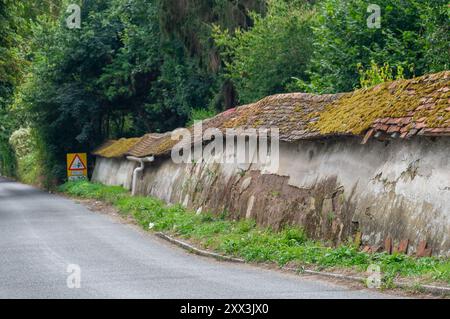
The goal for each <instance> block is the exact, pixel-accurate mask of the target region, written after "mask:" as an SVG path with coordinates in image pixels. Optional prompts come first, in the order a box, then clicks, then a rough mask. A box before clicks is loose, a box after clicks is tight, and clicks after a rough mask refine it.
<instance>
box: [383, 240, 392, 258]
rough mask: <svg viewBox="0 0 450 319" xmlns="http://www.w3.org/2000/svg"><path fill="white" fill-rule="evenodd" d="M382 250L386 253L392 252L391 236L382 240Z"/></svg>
mask: <svg viewBox="0 0 450 319" xmlns="http://www.w3.org/2000/svg"><path fill="white" fill-rule="evenodd" d="M384 251H385V252H387V253H388V254H392V238H391V237H387V238H386V240H385V241H384Z"/></svg>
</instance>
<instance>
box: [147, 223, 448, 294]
mask: <svg viewBox="0 0 450 319" xmlns="http://www.w3.org/2000/svg"><path fill="white" fill-rule="evenodd" d="M154 235H156V236H157V237H159V238H161V239H163V240H165V241H167V242H169V243H171V244H173V245H176V246H178V247H180V248H182V249H184V250H186V251H188V252H190V253H193V254H195V255H199V256H202V257H208V258H213V259H216V260H219V261H226V262H233V263H242V264H246V262H245V260H243V259H240V258H234V257H230V256H225V255H220V254H217V253H214V252H210V251H207V250H202V249H199V248H197V247H195V246H193V245H191V244H188V243H186V242H184V241H181V240H179V239H176V238H174V237H171V236H169V235H167V234H165V233H162V232H156V233H154ZM281 269H282V270H286V271H289V272H296V273H303V274H308V275H316V276H321V277H326V278H333V279H340V280H345V281H350V282H353V283H359V284H365V282H366V278H364V277H359V276H349V275H343V274H336V273H330V272H323V271H315V270H309V269H296V268H292V267H281ZM393 285H394V288H400V289H405V290H416V291H420V292H423V293H428V294H431V295H434V296H439V297H446V296H450V288H446V287H438V286H431V285H411V284H406V283H402V282H398V281H394V282H393Z"/></svg>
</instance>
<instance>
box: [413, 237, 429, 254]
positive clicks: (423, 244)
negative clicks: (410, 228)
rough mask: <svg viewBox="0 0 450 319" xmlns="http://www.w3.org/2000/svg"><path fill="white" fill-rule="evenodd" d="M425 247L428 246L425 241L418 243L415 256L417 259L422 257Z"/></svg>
mask: <svg viewBox="0 0 450 319" xmlns="http://www.w3.org/2000/svg"><path fill="white" fill-rule="evenodd" d="M427 246H428V244H427V242H426V241H425V240H422V241H421V242H420V243H419V246H417V252H416V256H417V257H424V256H425V253H426V249H427Z"/></svg>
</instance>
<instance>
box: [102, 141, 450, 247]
mask: <svg viewBox="0 0 450 319" xmlns="http://www.w3.org/2000/svg"><path fill="white" fill-rule="evenodd" d="M449 155H450V141H449V140H446V139H433V138H416V139H412V140H406V141H405V140H392V141H385V142H380V141H377V140H371V141H369V143H367V144H365V145H361V144H360V143H359V139H357V138H347V139H346V138H340V139H335V140H333V139H328V140H320V141H319V140H317V141H299V142H296V143H281V145H280V165H279V168H278V169H276V170H274V171H267V170H261V168H260V167H259V166H258V165H247V166H242V165H236V164H218V163H215V162H214V161H213V159H212V158H209V159H207V160H206V161H205V162H202V163H196V164H175V163H173V162H172V160H171V159H170V158H166V159H164V158H159V159H157V160H156V162H155V163H152V164H147V167H146V170H145V172H144V174H143V175H142V176H141V177H140V180H139V182H138V193H140V194H144V195H152V196H156V197H159V198H161V199H163V200H165V201H167V202H170V203H183V204H184V205H185V206H187V207H190V208H192V209H194V210H203V211H211V212H214V213H223V212H225V213H226V214H228V215H229V217H230V218H254V219H256V221H257V222H258V224H260V225H262V226H271V227H273V228H275V229H279V228H280V227H282V226H283V225H286V224H295V225H300V226H302V227H304V229H305V230H306V232H307V233H308V235H309V236H311V237H313V238H320V239H325V240H328V241H330V242H332V243H339V242H342V241H345V240H347V239H348V238H349V237H350V236H353V235H354V234H355V232H356V231H358V230H360V231H361V232H362V233H363V241H364V242H366V243H368V244H380V243H382V242H383V240H384V239H385V238H386V237H387V236H390V237H392V238H393V239H394V240H395V241H400V240H402V239H409V240H410V241H411V246H412V247H413V248H414V247H417V245H418V243H419V242H420V241H421V240H427V241H428V243H429V244H430V246H431V247H432V248H433V249H434V252H435V253H436V254H445V255H448V254H449V252H450V165H449V164H450V163H449ZM134 167H135V164H133V163H131V162H127V161H126V160H121V161H120V160H110V159H103V158H98V160H97V164H96V170H95V172H94V177H93V179H94V180H96V181H100V182H102V183H105V184H109V185H123V186H124V187H126V188H130V185H131V175H132V171H133V169H134Z"/></svg>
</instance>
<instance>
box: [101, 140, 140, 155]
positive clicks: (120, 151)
mask: <svg viewBox="0 0 450 319" xmlns="http://www.w3.org/2000/svg"><path fill="white" fill-rule="evenodd" d="M140 140H141V138H128V139H127V138H122V139H120V140H118V141H115V142H113V143H109V144H107V145H106V146H105V147H103V148H100V149H99V150H97V151H96V152H95V155H97V156H101V157H106V158H113V157H121V156H124V155H125V153H127V152H128V151H129V150H130V149H131V148H132V147H133V146H134V145H136V143H137V142H139V141H140Z"/></svg>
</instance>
